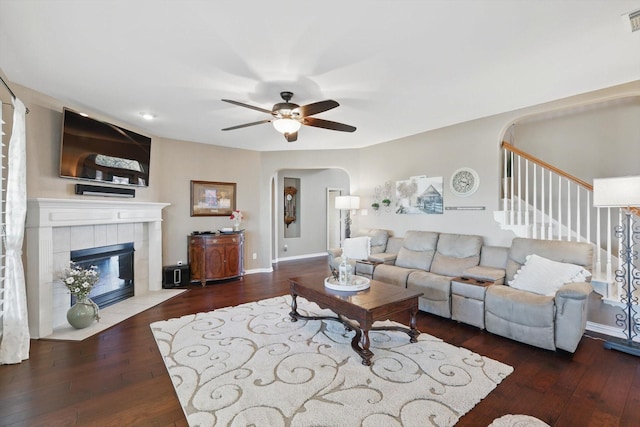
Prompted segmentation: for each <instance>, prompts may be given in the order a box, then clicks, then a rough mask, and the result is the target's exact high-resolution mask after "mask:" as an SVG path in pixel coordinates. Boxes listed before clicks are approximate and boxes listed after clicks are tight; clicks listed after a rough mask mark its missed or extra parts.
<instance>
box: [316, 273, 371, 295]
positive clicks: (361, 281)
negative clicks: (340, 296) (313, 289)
mask: <svg viewBox="0 0 640 427" xmlns="http://www.w3.org/2000/svg"><path fill="white" fill-rule="evenodd" d="M324 285H325V286H326V287H327V288H329V289H333V290H334V291H362V290H364V289H369V286H371V283H370V281H369V279H367V278H366V277H362V276H351V283H349V284H348V285H341V284H340V283H339V282H338V281H337V280H336V278H335V277H333V276H329V277H327V278H326V279H324Z"/></svg>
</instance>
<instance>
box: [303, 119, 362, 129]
mask: <svg viewBox="0 0 640 427" xmlns="http://www.w3.org/2000/svg"><path fill="white" fill-rule="evenodd" d="M302 124H303V125H307V126H315V127H317V128H324V129H331V130H339V131H341V132H354V131H355V130H356V128H355V127H354V126H350V125H345V124H344V123H338V122H332V121H330V120H322V119H316V118H315V117H305V118H304V119H302Z"/></svg>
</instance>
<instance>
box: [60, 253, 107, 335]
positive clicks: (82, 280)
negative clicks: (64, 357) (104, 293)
mask: <svg viewBox="0 0 640 427" xmlns="http://www.w3.org/2000/svg"><path fill="white" fill-rule="evenodd" d="M99 279H100V274H99V272H98V267H96V266H95V265H92V266H90V267H88V268H85V267H82V266H80V265H78V264H77V263H75V262H73V261H71V263H70V264H69V268H66V269H65V270H64V272H63V273H62V274H61V275H60V280H61V281H62V283H64V285H65V286H66V287H67V289H68V290H69V292H70V293H71V295H73V296H74V297H75V299H76V302H75V304H73V306H72V307H71V308H70V309H69V311H67V321H68V322H69V324H71V326H73V327H74V328H76V329H82V328H86V327H87V326H89V325H91V324H92V323H93V321H94V320H98V321H99V320H100V316H99V315H98V306H97V305H96V303H95V302H93V301H92V300H91V298H89V293H90V292H91V289H93V287H94V286H95V284H96V283H98V280H99Z"/></svg>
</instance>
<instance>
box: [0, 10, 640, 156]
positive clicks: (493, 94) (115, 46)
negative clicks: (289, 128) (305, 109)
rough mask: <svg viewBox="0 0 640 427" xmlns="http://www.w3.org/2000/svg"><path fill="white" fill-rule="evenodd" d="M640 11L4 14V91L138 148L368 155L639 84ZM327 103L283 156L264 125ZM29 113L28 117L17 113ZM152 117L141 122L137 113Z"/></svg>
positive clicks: (280, 140) (0, 44)
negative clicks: (398, 142) (279, 109)
mask: <svg viewBox="0 0 640 427" xmlns="http://www.w3.org/2000/svg"><path fill="white" fill-rule="evenodd" d="M637 9H640V1H639V0H632V1H631V0H536V1H534V0H423V1H418V0H415V1H408V0H370V1H365V0H352V1H336V0H324V1H322V2H315V3H311V2H306V1H283V0H271V1H262V0H261V1H238V0H235V1H226V0H225V1H221V0H217V1H213V0H211V1H205V0H201V1H195V0H183V1H178V0H175V1H172V0H164V1H158V0H92V1H85V0H58V1H50V0H0V68H1V69H2V70H3V71H4V73H5V74H6V75H7V77H8V78H9V79H10V80H11V81H12V82H15V83H18V84H21V85H23V86H27V87H29V88H32V89H35V90H37V91H40V92H43V93H45V94H47V95H50V96H52V97H54V98H56V99H59V100H61V101H62V102H63V103H65V106H69V107H72V108H74V109H86V110H87V111H88V112H90V113H96V114H99V115H101V116H106V117H109V118H113V119H114V120H116V121H118V122H120V123H123V124H130V125H133V126H135V127H136V128H139V129H142V130H144V132H147V133H148V134H150V135H154V136H163V137H168V138H174V139H179V140H188V141H196V142H202V143H208V144H216V145H222V146H230V147H238V148H246V149H251V150H260V151H273V150H290V149H296V150H298V149H304V150H307V149H335V148H355V147H364V146H369V145H373V144H378V143H381V142H385V141H389V140H392V139H396V138H400V137H404V136H408V135H413V134H416V133H420V132H423V131H427V130H431V129H436V128H440V127H443V126H447V125H451V124H455V123H460V122H464V121H468V120H472V119H476V118H480V117H486V116H489V115H493V114H498V113H501V112H505V111H510V110H514V109H517V108H521V107H526V106H530V105H535V104H539V103H543V102H546V101H550V100H554V99H559V98H564V97H567V96H571V95H575V94H579V93H584V92H589V91H592V90H597V89H601V88H605V87H610V86H614V85H617V84H621V83H626V82H630V81H635V80H638V79H640V31H639V32H635V33H632V32H631V30H630V26H629V23H628V19H625V18H624V16H623V15H624V14H625V13H628V12H630V11H633V10H637ZM282 90H290V91H292V92H294V93H295V96H294V98H293V100H292V101H293V102H296V103H298V104H300V105H303V104H307V103H311V102H316V101H320V100H324V99H335V100H336V101H338V102H339V103H340V104H341V105H340V107H338V108H336V109H333V110H331V111H327V112H324V113H321V114H318V115H317V116H316V117H318V118H322V119H326V120H333V121H338V122H343V123H347V124H350V125H353V126H356V127H357V128H358V129H357V131H356V132H354V133H344V132H336V131H329V130H325V129H318V128H311V127H307V126H303V128H302V129H301V130H300V132H299V138H298V142H296V143H287V142H286V141H285V139H284V137H283V136H282V135H281V134H279V133H277V132H276V131H275V129H273V127H272V126H271V125H270V124H262V125H258V126H253V127H248V128H243V129H239V130H234V131H227V132H222V131H221V130H220V129H222V128H225V127H229V126H234V125H238V124H242V123H248V122H253V121H258V120H262V119H266V118H269V116H268V115H266V114H264V113H261V112H259V111H255V110H251V109H247V108H242V107H238V106H234V105H231V104H227V103H224V102H221V101H220V99H222V98H229V99H233V100H236V101H240V102H244V103H248V104H252V105H256V106H260V107H262V108H266V109H269V110H270V109H271V107H272V105H273V104H274V103H276V102H280V96H279V92H280V91H282ZM27 107H28V105H27ZM143 111H148V112H152V113H153V114H155V115H156V116H157V118H156V119H155V120H154V121H152V122H147V121H145V120H143V119H142V117H141V116H140V112H143Z"/></svg>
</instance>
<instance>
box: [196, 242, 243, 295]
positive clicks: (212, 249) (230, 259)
mask: <svg viewBox="0 0 640 427" xmlns="http://www.w3.org/2000/svg"><path fill="white" fill-rule="evenodd" d="M188 239H189V267H190V270H191V281H192V282H200V283H201V284H202V286H204V285H206V284H207V281H208V280H222V279H230V278H233V277H238V276H242V275H243V274H244V234H243V233H242V232H238V233H230V234H218V235H216V234H197V235H194V234H192V235H191V236H188Z"/></svg>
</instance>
